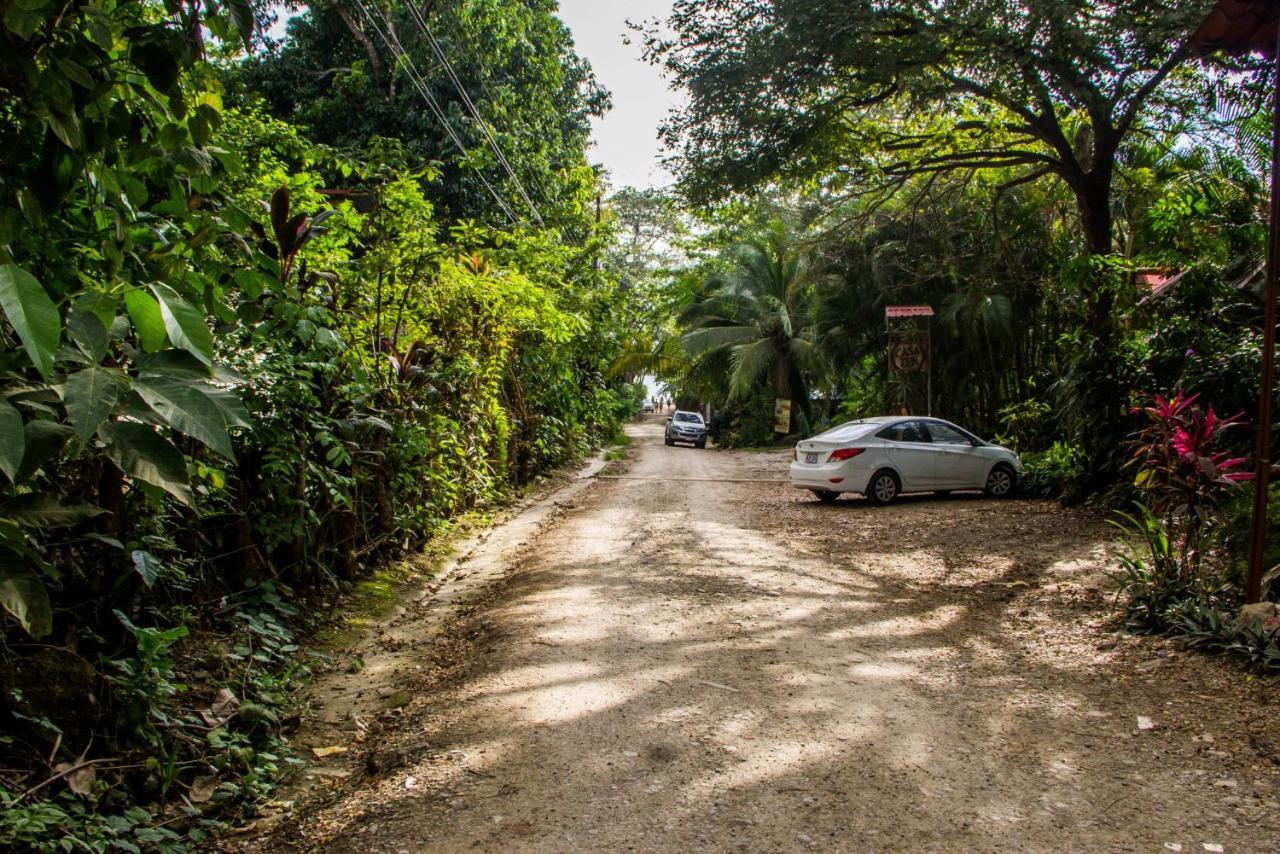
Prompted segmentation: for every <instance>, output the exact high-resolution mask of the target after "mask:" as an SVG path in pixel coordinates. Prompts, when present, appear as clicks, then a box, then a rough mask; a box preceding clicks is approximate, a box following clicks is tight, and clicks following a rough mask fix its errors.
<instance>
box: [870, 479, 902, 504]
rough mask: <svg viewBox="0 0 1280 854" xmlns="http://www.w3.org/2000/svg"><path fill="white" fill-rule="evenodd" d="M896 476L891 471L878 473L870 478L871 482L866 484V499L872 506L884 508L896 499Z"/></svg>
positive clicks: (897, 486)
mask: <svg viewBox="0 0 1280 854" xmlns="http://www.w3.org/2000/svg"><path fill="white" fill-rule="evenodd" d="M900 488H901V487H900V486H899V485H898V478H897V476H896V475H895V474H894V473H893V472H891V471H878V472H876V473H875V474H873V475H872V476H871V482H870V483H869V484H867V498H868V499H869V500H870V501H871V503H872V504H876V505H880V506H884V505H885V504H892V503H893V501H894V499H896V498H897V497H898V490H899V489H900Z"/></svg>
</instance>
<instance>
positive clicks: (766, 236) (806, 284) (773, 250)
mask: <svg viewBox="0 0 1280 854" xmlns="http://www.w3.org/2000/svg"><path fill="white" fill-rule="evenodd" d="M723 260H724V262H725V263H724V268H723V270H722V271H721V272H718V273H716V274H714V275H712V276H710V277H708V279H707V280H706V282H705V284H704V286H703V288H702V296H701V298H699V299H698V300H697V301H696V302H695V303H694V304H693V305H692V306H690V307H689V308H688V309H687V310H686V311H685V312H684V314H683V315H682V316H681V318H680V323H681V326H682V327H684V328H685V329H688V330H689V331H688V332H686V333H685V334H684V335H683V336H682V337H681V343H682V344H683V345H684V348H685V350H686V351H687V352H688V353H689V357H690V359H692V360H693V366H692V370H693V371H694V372H697V371H699V369H700V368H705V369H710V368H711V367H712V366H713V365H715V366H716V367H719V368H721V369H723V365H724V359H725V357H726V356H727V357H728V369H729V373H728V378H727V379H728V391H729V397H730V398H731V399H740V398H743V397H746V396H747V395H749V394H750V393H751V392H752V391H753V390H755V389H756V388H758V387H759V385H760V384H761V383H762V382H763V381H766V380H767V381H768V383H769V386H770V387H771V388H772V390H773V393H774V396H775V397H776V398H778V399H780V400H789V401H791V402H792V403H793V406H794V405H795V404H799V406H801V407H807V404H808V394H807V388H808V382H807V380H808V374H807V372H808V371H810V370H811V369H812V368H814V367H815V366H816V364H817V361H818V359H817V351H816V347H815V345H814V337H815V336H814V327H813V317H812V311H811V304H810V298H811V293H812V292H811V287H810V286H811V285H812V283H813V280H814V276H815V269H814V265H813V263H812V257H811V255H810V253H809V252H808V250H807V249H806V248H805V247H802V246H800V245H799V244H798V243H797V242H796V241H795V240H794V239H793V236H792V234H791V232H790V231H789V230H788V228H787V227H786V225H784V224H783V223H782V222H781V221H779V220H774V221H773V222H772V223H770V224H769V226H768V227H767V228H766V229H765V230H764V231H762V232H761V233H760V234H758V235H756V236H754V237H753V238H751V239H749V240H747V241H745V242H744V243H742V244H740V245H738V246H736V247H734V248H733V249H731V250H729V251H728V252H727V253H726V254H725V256H724V258H723Z"/></svg>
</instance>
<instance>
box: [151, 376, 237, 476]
mask: <svg viewBox="0 0 1280 854" xmlns="http://www.w3.org/2000/svg"><path fill="white" fill-rule="evenodd" d="M201 385H202V384H201V383H198V382H192V381H190V380H185V379H181V378H175V377H154V376H153V377H147V378H146V379H138V380H135V381H134V383H133V390H134V391H136V392H137V393H138V396H139V397H141V398H142V399H143V400H145V401H146V402H147V406H150V407H151V408H152V409H153V410H155V412H156V414H157V415H159V416H160V417H161V418H163V419H164V420H165V422H167V423H168V424H169V426H170V427H173V428H174V429H175V430H177V431H178V432H180V433H185V434H187V435H188V436H190V437H191V438H193V439H197V440H199V441H200V442H203V443H204V444H206V445H208V446H209V447H210V448H211V449H212V450H214V451H215V452H217V453H219V454H221V455H222V456H224V457H226V458H227V459H235V452H234V451H232V449H231V437H230V436H229V435H227V419H226V417H225V416H224V415H223V414H222V410H221V409H219V408H218V406H217V404H215V403H214V402H213V401H212V400H210V399H209V398H208V397H207V396H206V395H205V393H204V392H203V391H202V390H201Z"/></svg>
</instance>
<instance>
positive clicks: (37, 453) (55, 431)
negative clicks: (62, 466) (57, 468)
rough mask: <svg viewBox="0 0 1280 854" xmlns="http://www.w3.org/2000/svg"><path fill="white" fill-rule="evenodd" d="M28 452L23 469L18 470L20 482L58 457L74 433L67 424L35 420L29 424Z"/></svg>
mask: <svg viewBox="0 0 1280 854" xmlns="http://www.w3.org/2000/svg"><path fill="white" fill-rule="evenodd" d="M24 432H25V433H26V439H27V443H26V444H27V452H26V453H25V454H24V455H23V457H22V468H21V469H19V470H18V480H27V479H29V478H31V477H32V476H34V475H35V473H36V472H37V471H38V470H39V469H40V467H41V466H42V465H44V464H45V463H47V462H48V461H49V460H51V459H53V458H54V457H56V456H57V455H58V454H59V453H60V452H61V451H62V449H63V448H64V447H66V444H67V442H69V441H70V440H71V437H72V436H73V435H75V433H74V431H73V430H72V429H71V428H70V427H68V426H67V425H66V424H59V423H58V422H56V421H42V420H40V419H35V420H32V421H28V422H27V426H26V430H25V431H24Z"/></svg>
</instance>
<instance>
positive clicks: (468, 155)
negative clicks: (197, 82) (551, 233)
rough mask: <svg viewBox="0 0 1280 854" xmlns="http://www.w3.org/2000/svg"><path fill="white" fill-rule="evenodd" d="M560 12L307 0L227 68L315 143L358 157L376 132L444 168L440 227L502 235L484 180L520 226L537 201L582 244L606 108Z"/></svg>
mask: <svg viewBox="0 0 1280 854" xmlns="http://www.w3.org/2000/svg"><path fill="white" fill-rule="evenodd" d="M555 10H556V5H555V3H554V2H551V0H520V2H516V0H439V2H435V3H428V4H426V5H425V7H423V8H422V9H418V8H413V9H411V8H410V6H409V5H408V4H406V3H403V2H401V1H400V0H383V2H381V3H379V2H374V0H362V2H354V0H315V2H312V3H309V4H308V8H307V11H306V12H305V13H304V14H302V15H299V16H297V17H295V18H293V19H292V20H291V21H290V22H289V27H288V31H287V35H286V36H285V38H284V40H283V41H282V42H280V43H278V44H274V45H271V46H270V47H269V48H268V49H267V50H266V51H264V52H262V53H259V54H257V55H255V56H254V57H253V58H251V59H250V61H248V62H246V63H245V64H244V66H243V67H241V68H238V69H236V70H235V71H234V82H235V83H236V84H237V85H235V86H233V87H232V89H233V92H238V93H242V94H243V95H246V96H251V95H260V96H262V97H263V98H265V100H266V102H267V105H268V107H269V109H270V111H271V112H272V114H273V115H275V116H276V117H277V118H281V119H284V120H285V121H288V122H290V123H293V124H295V125H298V126H300V127H301V128H302V129H303V130H304V132H305V133H306V134H307V136H308V137H310V138H311V139H313V140H315V141H317V142H321V143H325V144H329V145H334V146H338V147H342V148H356V147H360V146H363V145H364V144H366V143H367V142H368V140H369V139H370V138H371V137H374V136H383V137H388V138H393V139H398V140H401V141H402V142H404V143H405V145H406V147H407V149H408V151H409V153H410V155H411V156H413V157H415V158H418V159H421V160H438V161H440V162H442V163H443V164H444V170H443V174H442V180H441V181H440V183H439V189H438V190H437V191H436V192H435V193H433V195H434V196H435V198H436V199H437V200H438V201H440V202H441V203H442V208H443V211H442V212H443V213H444V214H445V218H447V219H450V220H457V219H463V218H479V219H482V220H485V221H487V222H489V223H491V224H493V225H507V221H508V218H509V215H508V214H507V212H506V211H504V210H503V209H502V208H501V206H500V205H499V204H498V203H497V202H496V201H495V200H494V198H493V195H492V194H491V193H490V191H489V189H488V188H487V187H486V182H488V184H489V185H491V186H492V187H494V188H495V189H496V190H497V191H498V195H500V196H501V197H502V198H503V199H504V201H505V202H506V204H507V206H508V207H509V208H510V209H511V212H512V213H513V214H514V215H515V216H516V217H517V218H518V219H524V220H528V221H530V222H532V221H534V219H535V218H534V216H533V213H532V210H531V205H530V204H529V203H530V202H532V206H533V207H536V208H537V210H538V211H539V212H540V214H541V216H542V217H543V218H544V219H545V220H546V221H547V222H548V224H550V225H552V226H553V227H559V228H561V229H563V230H564V231H565V232H566V236H567V237H568V238H570V239H578V240H585V239H586V237H587V235H588V234H589V232H590V223H591V222H592V221H593V217H592V212H591V211H590V210H589V208H590V202H591V201H592V198H593V197H594V194H595V190H596V187H595V183H596V179H595V174H594V172H593V171H592V169H591V167H590V166H589V164H588V162H587V159H586V157H585V154H584V152H585V150H586V147H587V144H588V140H589V135H590V129H591V128H590V120H591V117H592V116H595V115H601V114H602V113H603V112H604V111H605V110H607V109H608V106H609V96H608V93H607V92H606V91H605V90H604V89H602V88H601V87H600V86H599V85H598V84H597V83H596V80H595V77H594V75H593V74H592V72H591V67H590V65H589V64H588V63H587V62H586V60H584V59H583V58H582V57H580V56H578V54H577V53H576V52H575V51H574V47H573V41H572V38H571V37H570V34H569V30H568V28H567V27H566V26H565V25H564V24H563V23H562V22H561V21H560V19H559V18H557V17H556V16H555ZM424 24H425V27H426V28H429V30H430V35H428V34H427V32H426V30H425V29H424V26H423V25H424ZM433 40H434V41H433ZM387 42H390V43H391V44H392V45H395V46H398V47H402V48H403V51H404V54H405V56H406V57H407V59H405V60H400V59H398V58H397V51H393V50H392V49H391V48H390V47H389V46H388V44H387ZM442 57H443V59H442ZM445 60H447V61H448V65H447V66H446V64H445ZM454 75H456V80H455V79H454ZM415 78H416V79H415ZM417 82H421V83H422V85H423V87H424V88H425V89H426V91H427V92H428V93H429V94H430V96H431V97H432V98H434V99H435V102H436V103H437V104H439V105H440V108H441V109H442V110H443V112H444V114H445V116H446V119H447V122H448V125H449V128H450V129H452V131H453V134H454V135H456V136H457V137H458V139H459V140H460V141H461V142H462V145H463V147H464V148H465V151H459V149H458V146H457V144H456V143H455V142H454V140H453V138H452V137H451V135H450V134H449V132H448V130H447V129H446V128H445V127H444V125H443V123H442V122H441V121H440V119H439V118H438V117H437V116H436V115H435V114H433V112H432V111H431V109H430V108H429V107H428V106H427V105H426V103H424V99H423V97H422V95H421V93H420V92H419V91H418V88H417V85H416V84H417ZM464 92H465V93H466V94H465V95H464V94H463V93H464ZM468 101H469V102H470V103H468ZM472 105H474V107H475V109H476V113H478V115H479V117H480V118H479V119H477V118H476V115H475V114H473V113H472V112H471V106H472ZM491 142H493V143H496V145H497V147H498V149H499V150H501V152H502V154H503V157H505V158H506V160H507V162H508V163H509V165H510V166H511V167H512V171H514V173H515V175H516V176H517V178H518V181H519V184H518V185H517V182H516V181H515V180H513V179H512V178H511V176H510V174H509V173H508V171H507V169H506V165H504V163H503V162H502V160H501V159H500V158H499V156H498V154H497V153H496V152H495V151H494V150H493V148H492V147H491ZM522 193H526V194H527V195H528V200H526V199H525V198H524V196H523V195H522Z"/></svg>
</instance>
